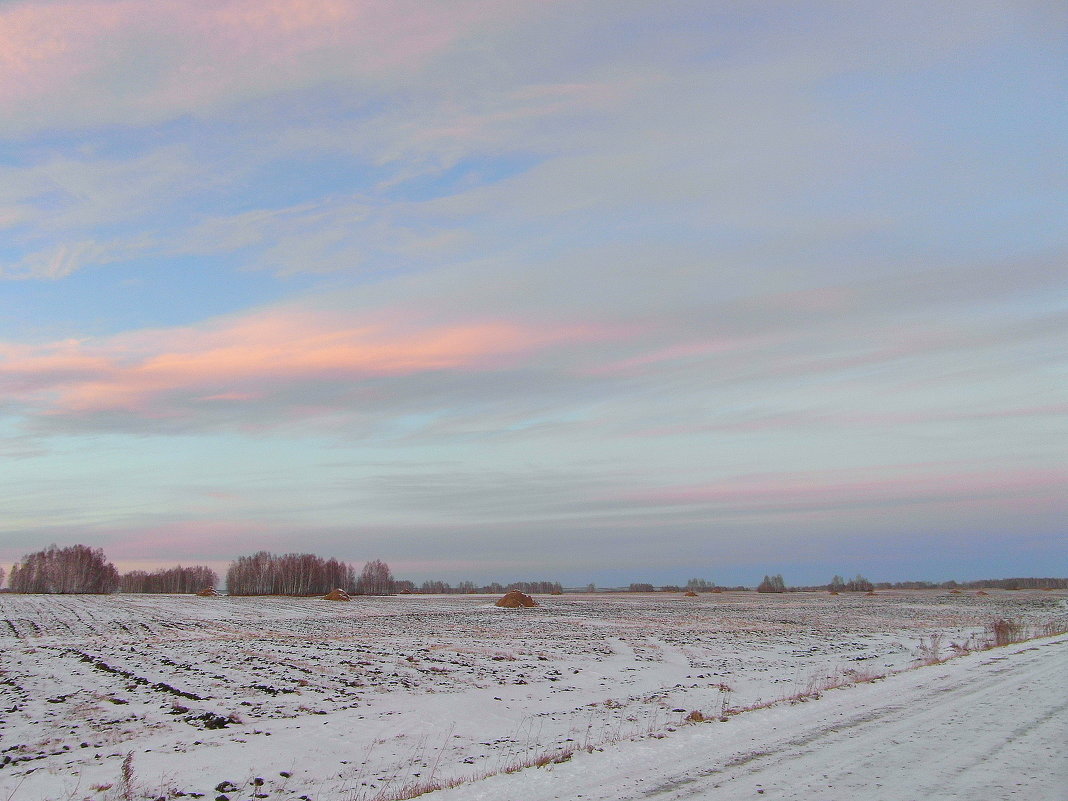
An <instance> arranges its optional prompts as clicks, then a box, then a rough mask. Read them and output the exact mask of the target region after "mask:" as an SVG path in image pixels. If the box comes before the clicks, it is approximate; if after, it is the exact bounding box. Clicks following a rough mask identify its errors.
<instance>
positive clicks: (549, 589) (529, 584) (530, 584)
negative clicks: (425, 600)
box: [396, 581, 564, 595]
mask: <svg viewBox="0 0 1068 801" xmlns="http://www.w3.org/2000/svg"><path fill="white" fill-rule="evenodd" d="M396 584H397V592H402V593H405V594H408V593H419V594H427V595H465V594H474V593H500V592H511V591H512V590H519V591H520V592H525V593H527V594H528V595H531V594H533V593H539V594H542V595H560V594H561V593H562V592H563V591H564V588H563V587H562V586H560V582H558V581H513V582H512V583H511V584H499V583H497V582H493V583H492V584H483V585H481V586H480V585H476V584H475V582H473V581H461V582H460V583H459V584H457V585H456V586H455V587H453V586H452V585H451V584H449V582H447V581H424V582H423V583H422V584H420V585H418V586H416V584H415V582H413V581H398V582H396Z"/></svg>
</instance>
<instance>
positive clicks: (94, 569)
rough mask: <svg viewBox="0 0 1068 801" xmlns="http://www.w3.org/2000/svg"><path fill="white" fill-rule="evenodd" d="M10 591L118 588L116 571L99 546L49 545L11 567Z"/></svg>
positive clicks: (81, 591) (79, 590)
mask: <svg viewBox="0 0 1068 801" xmlns="http://www.w3.org/2000/svg"><path fill="white" fill-rule="evenodd" d="M8 586H9V587H10V588H11V591H12V592H41V593H110V592H115V590H117V589H118V587H119V572H118V571H117V570H116V569H115V565H113V564H111V562H108V561H107V559H106V558H105V557H104V552H103V551H102V550H101V549H100V548H90V547H89V546H87V545H71V546H69V547H67V548H57V547H56V546H55V545H50V546H49V547H48V548H45V549H44V550H43V551H37V552H36V553H31V554H28V555H27V556H24V557H23V558H22V562H20V563H19V564H16V565H13V566H12V567H11V575H10V576H9V577H8Z"/></svg>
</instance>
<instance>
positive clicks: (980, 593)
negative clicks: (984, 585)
mask: <svg viewBox="0 0 1068 801" xmlns="http://www.w3.org/2000/svg"><path fill="white" fill-rule="evenodd" d="M989 594H990V593H989V592H987V591H986V590H979V592H977V593H976V595H989Z"/></svg>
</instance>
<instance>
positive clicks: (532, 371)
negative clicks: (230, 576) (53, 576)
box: [0, 0, 1068, 586]
mask: <svg viewBox="0 0 1068 801" xmlns="http://www.w3.org/2000/svg"><path fill="white" fill-rule="evenodd" d="M1065 9H1066V7H1065V6H1064V4H1063V3H1060V2H1052V1H1051V2H1037V1H1035V2H1028V1H1027V0H1014V1H1013V2H988V0H971V1H970V2H968V3H960V2H939V1H938V0H920V1H918V2H910V1H909V0H901V2H894V3H884V2H865V1H863V0H862V1H860V2H853V3H838V2H824V3H817V2H797V3H781V2H760V0H738V1H737V2H731V1H728V0H724V1H723V2H718V1H716V0H702V1H701V2H683V1H679V2H673V1H672V0H666V1H665V2H658V3H646V2H632V1H631V0H572V1H571V2H566V3H565V2H557V1H555V0H536V1H533V0H511V2H508V3H501V2H497V0H446V1H443V2H434V3H429V2H425V1H419V2H416V1H413V0H392V1H391V2H372V1H371V0H211V1H210V2H208V1H207V0H188V1H187V2H182V3H161V2H156V1H155V0H36V2H25V0H0V487H2V488H3V492H2V493H0V563H3V564H11V563H12V562H15V561H17V560H18V559H20V558H21V557H22V556H23V555H24V554H26V553H29V552H31V551H34V550H38V549H40V548H43V547H46V546H47V545H49V544H51V543H56V544H59V545H61V546H62V545H69V544H74V543H85V544H88V545H91V546H94V547H101V548H103V549H104V551H105V553H106V554H107V556H108V558H109V559H111V560H113V561H114V562H115V563H116V565H117V566H118V567H119V568H120V569H122V570H127V569H133V568H140V569H153V568H156V567H165V566H171V565H174V564H178V563H181V564H185V565H189V564H210V565H212V566H214V567H216V569H218V570H219V571H220V572H224V570H225V567H226V565H227V564H228V562H229V561H230V560H231V559H233V558H235V557H237V556H238V555H241V554H247V553H251V552H254V551H257V550H261V549H266V550H271V551H275V552H279V553H280V552H289V551H301V552H305V551H308V552H313V553H317V554H319V555H321V556H324V557H328V556H334V557H337V558H340V559H344V560H348V561H351V562H354V563H355V564H357V565H359V564H361V563H363V562H364V561H366V560H370V559H375V558H381V559H384V560H386V561H387V562H388V563H389V564H390V565H391V567H392V568H393V572H394V573H395V574H396V575H398V576H399V577H402V578H410V579H412V580H415V581H417V582H418V581H421V580H423V579H428V578H438V579H445V580H452V581H458V580H462V579H471V580H475V581H477V582H489V581H495V580H496V581H513V580H524V579H546V580H558V581H562V582H563V583H564V584H565V585H568V584H571V585H579V584H586V583H587V582H594V583H597V584H599V585H603V586H611V585H621V584H627V583H630V582H650V583H654V584H661V583H682V582H685V581H686V580H687V579H688V578H693V577H701V578H705V579H706V580H711V581H716V582H719V583H720V584H728V585H733V584H748V585H755V584H756V583H757V582H759V581H760V579H761V578H762V576H763V575H764V574H766V573H770V574H774V573H782V574H783V575H784V577H785V579H786V581H787V583H789V584H806V583H817V582H826V581H828V580H829V579H830V577H831V576H832V575H833V574H835V573H840V574H843V575H853V574H855V573H858V572H859V573H863V574H864V575H866V576H868V577H869V578H871V579H873V580H876V581H880V580H885V581H898V580H908V579H927V580H945V579H951V578H954V579H973V578H985V577H1007V576H1016V575H1038V576H1048V575H1058V576H1065V575H1068V536H1066V527H1065V521H1066V520H1068V466H1066V464H1068V460H1066V456H1068V422H1066V421H1068V270H1066V269H1065V262H1066V260H1068V259H1066V257H1068V211H1066V210H1068V45H1066V42H1068V11H1066V10H1065Z"/></svg>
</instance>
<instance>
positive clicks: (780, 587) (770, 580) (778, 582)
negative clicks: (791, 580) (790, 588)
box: [757, 575, 786, 592]
mask: <svg viewBox="0 0 1068 801" xmlns="http://www.w3.org/2000/svg"><path fill="white" fill-rule="evenodd" d="M757 592H786V582H785V581H783V579H782V576H781V575H775V576H764V580H763V581H762V582H760V586H758V587H757Z"/></svg>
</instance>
